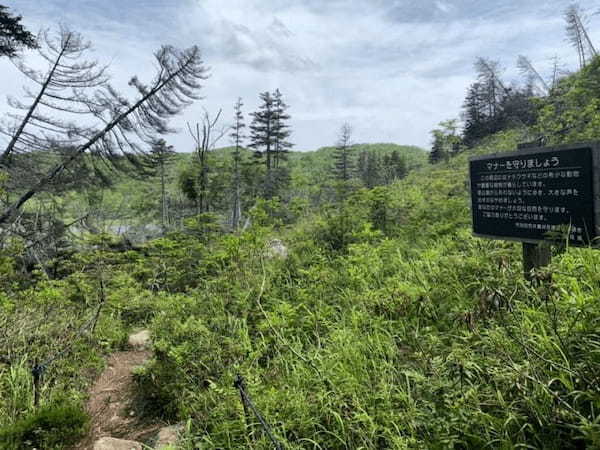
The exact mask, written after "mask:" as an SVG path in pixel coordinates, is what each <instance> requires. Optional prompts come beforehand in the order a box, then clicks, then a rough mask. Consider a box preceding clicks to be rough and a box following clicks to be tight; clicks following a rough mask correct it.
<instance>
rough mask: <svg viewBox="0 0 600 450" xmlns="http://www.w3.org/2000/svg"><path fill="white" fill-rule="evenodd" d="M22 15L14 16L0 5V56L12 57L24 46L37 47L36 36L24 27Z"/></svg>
mask: <svg viewBox="0 0 600 450" xmlns="http://www.w3.org/2000/svg"><path fill="white" fill-rule="evenodd" d="M21 19H22V17H21V16H13V15H11V14H10V13H9V12H8V8H7V7H6V6H3V5H0V56H8V57H9V58H12V57H14V56H16V55H17V51H18V50H19V49H20V48H22V47H26V48H37V41H36V39H35V36H34V35H33V34H31V33H30V32H29V31H27V30H26V29H25V27H23V25H22V24H21Z"/></svg>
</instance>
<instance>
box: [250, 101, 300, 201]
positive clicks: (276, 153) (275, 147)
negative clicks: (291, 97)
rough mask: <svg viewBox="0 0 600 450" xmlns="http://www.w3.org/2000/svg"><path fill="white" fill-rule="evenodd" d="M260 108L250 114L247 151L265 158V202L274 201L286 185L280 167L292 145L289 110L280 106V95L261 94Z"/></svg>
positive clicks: (287, 174) (282, 105)
mask: <svg viewBox="0 0 600 450" xmlns="http://www.w3.org/2000/svg"><path fill="white" fill-rule="evenodd" d="M259 96H260V99H261V100H262V104H261V105H260V107H259V110H258V111H256V112H254V113H252V114H251V115H252V122H251V124H250V145H249V146H250V147H251V148H253V149H254V150H255V156H256V157H258V158H264V161H265V167H266V174H265V180H264V183H263V194H264V196H265V197H266V198H271V197H274V196H275V195H276V194H277V192H278V191H279V190H280V189H281V188H282V187H283V186H284V185H285V184H287V183H288V182H289V173H288V171H287V169H286V168H284V167H281V165H280V163H281V161H283V160H284V156H283V155H284V154H285V153H286V152H288V151H289V148H290V147H291V146H292V144H291V143H290V142H289V141H288V140H287V139H288V137H289V136H290V129H289V125H288V124H287V123H286V121H287V120H289V118H290V116H289V114H287V113H286V110H287V108H288V106H287V105H286V104H285V103H284V102H283V100H282V98H281V97H282V96H281V93H280V92H279V90H276V91H275V93H273V94H271V93H270V92H263V93H262V94H260V95H259Z"/></svg>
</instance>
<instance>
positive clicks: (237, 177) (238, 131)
mask: <svg viewBox="0 0 600 450" xmlns="http://www.w3.org/2000/svg"><path fill="white" fill-rule="evenodd" d="M243 106H244V103H243V102H242V99H241V98H238V101H237V103H236V104H235V106H234V123H233V126H232V127H231V130H232V131H231V134H230V135H229V136H230V137H231V139H232V141H233V143H234V145H235V150H234V152H233V205H232V211H231V226H232V227H233V228H234V229H236V228H237V227H238V225H239V222H240V219H241V215H242V205H241V173H240V169H241V167H240V165H241V160H242V157H241V150H242V144H243V142H244V139H245V138H246V136H245V135H244V128H245V127H246V124H245V123H244V114H243V113H242V107H243Z"/></svg>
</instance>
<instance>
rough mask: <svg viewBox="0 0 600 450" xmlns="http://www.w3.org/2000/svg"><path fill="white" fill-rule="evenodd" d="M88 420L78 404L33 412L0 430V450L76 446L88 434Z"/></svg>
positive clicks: (65, 404)
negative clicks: (0, 448) (4, 449)
mask: <svg viewBox="0 0 600 450" xmlns="http://www.w3.org/2000/svg"><path fill="white" fill-rule="evenodd" d="M88 421H89V419H88V417H87V415H86V413H85V412H84V411H83V408H82V407H81V405H80V404H78V403H72V402H66V401H62V402H60V403H57V404H52V405H47V406H44V407H42V408H40V409H38V410H37V411H35V412H32V413H30V414H29V415H27V416H26V417H24V418H23V419H20V420H18V421H16V422H15V423H14V424H12V425H8V426H5V427H2V428H0V447H2V448H7V449H8V448H11V449H28V448H43V449H49V450H50V449H62V448H68V447H69V446H70V445H73V444H76V443H77V442H78V441H79V439H81V437H83V435H84V434H85V433H86V432H87V427H88Z"/></svg>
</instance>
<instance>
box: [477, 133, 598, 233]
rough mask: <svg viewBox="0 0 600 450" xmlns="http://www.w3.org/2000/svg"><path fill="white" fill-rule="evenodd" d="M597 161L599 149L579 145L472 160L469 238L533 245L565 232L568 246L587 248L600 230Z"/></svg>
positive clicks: (523, 151) (495, 155)
mask: <svg viewBox="0 0 600 450" xmlns="http://www.w3.org/2000/svg"><path fill="white" fill-rule="evenodd" d="M599 155H600V147H599V146H598V144H582V145H579V146H569V147H556V148H536V149H527V150H522V151H518V152H512V153H500V154H492V155H486V156H480V157H473V158H471V159H470V177H471V200H472V213H473V231H474V234H475V235H477V236H482V237H492V238H498V239H508V240H518V241H523V242H530V243H536V242H540V241H542V240H547V239H548V238H549V236H552V235H555V236H556V235H559V234H560V233H563V234H564V233H565V232H568V235H569V241H570V244H571V245H589V244H590V242H591V241H592V240H593V239H594V238H595V237H596V235H597V230H596V226H597V225H600V221H599V220H598V217H597V214H598V213H600V211H598V209H599V208H597V203H598V202H597V199H598V185H599V183H598V179H597V177H598V175H600V174H597V173H596V171H595V170H594V168H595V167H597V166H598V161H600V158H599ZM567 230H568V231H567Z"/></svg>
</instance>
